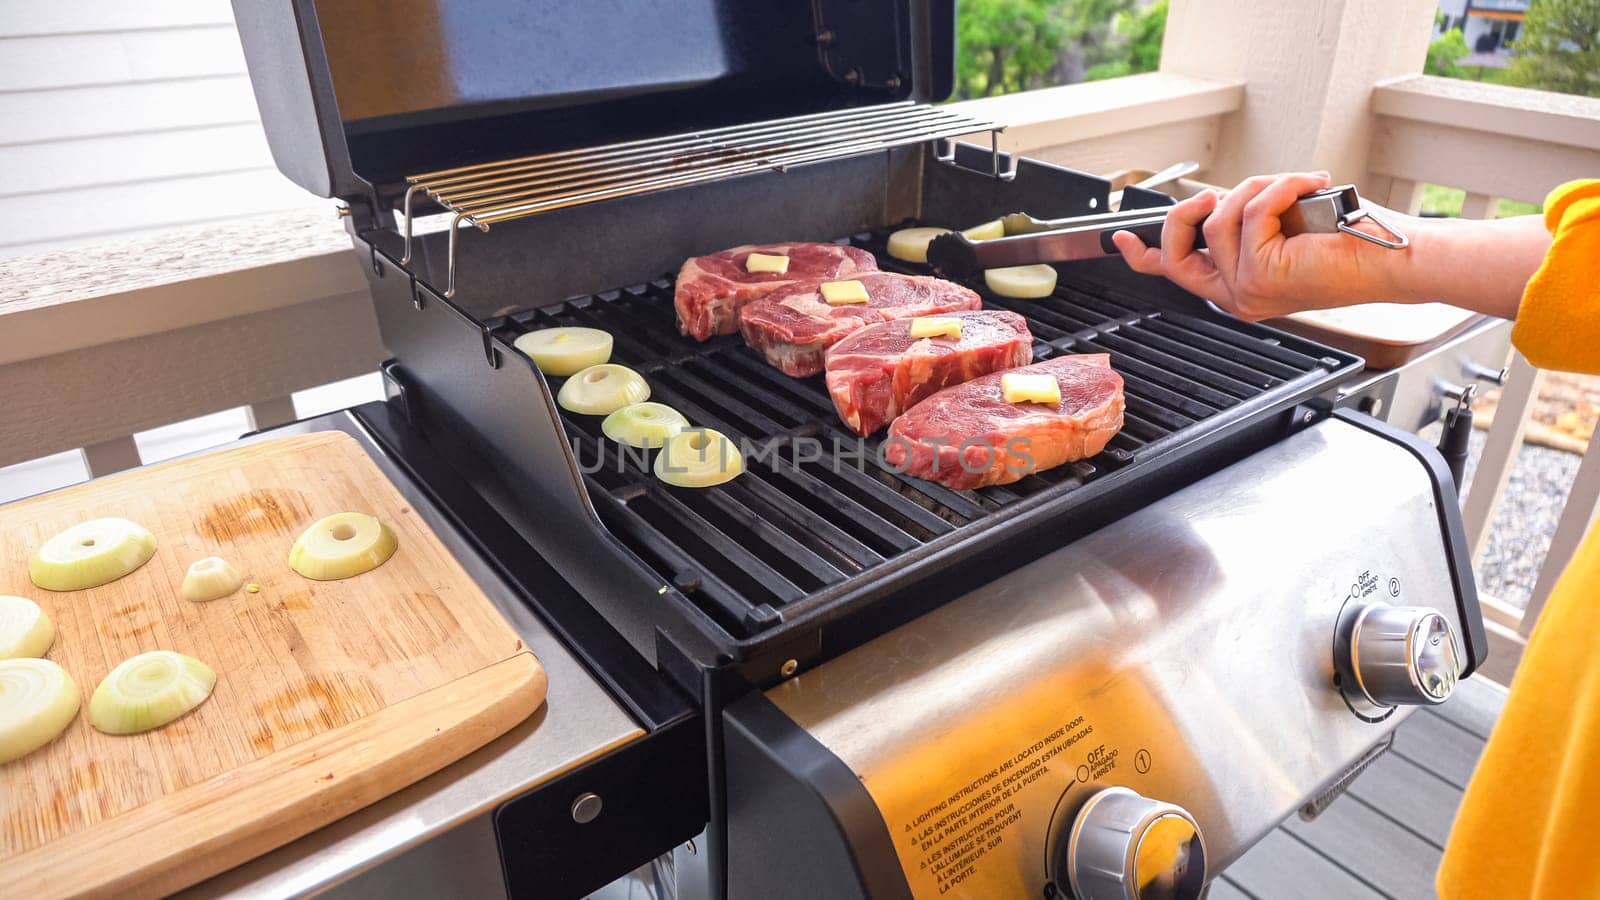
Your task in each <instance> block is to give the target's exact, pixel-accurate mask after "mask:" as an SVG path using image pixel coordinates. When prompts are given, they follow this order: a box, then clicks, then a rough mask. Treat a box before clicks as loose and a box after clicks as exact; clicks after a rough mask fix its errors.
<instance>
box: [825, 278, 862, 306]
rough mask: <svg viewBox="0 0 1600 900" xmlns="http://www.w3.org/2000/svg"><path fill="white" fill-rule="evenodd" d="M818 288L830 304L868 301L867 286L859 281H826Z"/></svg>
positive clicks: (844, 304)
mask: <svg viewBox="0 0 1600 900" xmlns="http://www.w3.org/2000/svg"><path fill="white" fill-rule="evenodd" d="M818 290H820V291H822V299H824V300H826V301H828V305H829V306H848V305H850V304H852V303H865V302H867V287H866V285H864V284H862V283H861V282H859V281H824V282H823V283H822V285H821V286H820V287H819V288H818Z"/></svg>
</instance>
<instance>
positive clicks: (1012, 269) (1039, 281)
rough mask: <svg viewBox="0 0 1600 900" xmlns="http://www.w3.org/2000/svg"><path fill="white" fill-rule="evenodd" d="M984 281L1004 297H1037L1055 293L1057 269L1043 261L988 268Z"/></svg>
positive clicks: (1023, 298)
mask: <svg viewBox="0 0 1600 900" xmlns="http://www.w3.org/2000/svg"><path fill="white" fill-rule="evenodd" d="M983 283H984V284H986V285H988V286H989V290H991V291H994V292H995V293H996V294H999V295H1000V296H1002V297H1015V298H1018V299H1021V300H1031V299H1037V298H1039V297H1048V296H1050V295H1051V294H1053V293H1055V290H1056V270H1055V267H1054V266H1047V265H1044V264H1042V263H1041V264H1039V265H1037V266H1008V267H1006V268H1004V269H987V270H985V271H984V273H983Z"/></svg>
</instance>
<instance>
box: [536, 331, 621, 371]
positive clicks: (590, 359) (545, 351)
mask: <svg viewBox="0 0 1600 900" xmlns="http://www.w3.org/2000/svg"><path fill="white" fill-rule="evenodd" d="M611 343H612V342H611V335H610V334H607V333H606V332H604V331H601V330H600V329H598V328H581V327H578V326H575V325H566V326H562V327H560V328H541V329H539V330H538V331H530V332H528V333H527V334H525V335H522V336H521V337H519V338H517V339H516V340H515V341H512V342H511V346H513V347H516V348H517V349H518V350H521V351H522V352H523V353H526V354H527V355H528V358H529V359H531V360H533V364H534V365H536V366H538V367H539V371H541V372H543V373H545V374H546V375H571V374H572V373H574V372H579V371H582V370H584V369H587V368H589V367H590V366H598V365H600V364H601V363H603V362H605V361H606V360H608V359H610V358H611Z"/></svg>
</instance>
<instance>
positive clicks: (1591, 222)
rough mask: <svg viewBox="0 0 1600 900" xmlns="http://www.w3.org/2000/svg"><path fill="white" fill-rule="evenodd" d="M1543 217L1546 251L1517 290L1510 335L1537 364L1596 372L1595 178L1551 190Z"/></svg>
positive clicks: (1599, 182)
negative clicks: (1547, 232) (1522, 287)
mask: <svg viewBox="0 0 1600 900" xmlns="http://www.w3.org/2000/svg"><path fill="white" fill-rule="evenodd" d="M1544 221H1545V226H1546V227H1548V228H1549V229H1550V234H1551V236H1552V238H1553V240H1552V242H1551V244H1550V252H1549V253H1548V254H1546V256H1545V258H1544V263H1543V264H1542V265H1540V266H1539V271H1537V272H1535V273H1534V274H1533V278H1532V279H1530V280H1529V281H1528V287H1527V289H1526V290H1525V291H1524V292H1523V294H1522V307H1521V309H1520V310H1518V312H1517V325H1516V328H1515V329H1514V330H1513V331H1512V332H1511V340H1512V342H1513V343H1514V344H1516V345H1517V349H1518V350H1521V351H1522V355H1523V356H1526V357H1527V358H1528V361H1529V362H1531V363H1533V364H1534V365H1536V366H1538V367H1540V368H1542V369H1565V370H1568V371H1573V372H1588V373H1591V374H1600V179H1589V180H1585V181H1571V182H1568V183H1566V184H1564V185H1562V186H1561V187H1558V188H1556V189H1555V190H1554V191H1551V192H1550V197H1549V199H1547V200H1545V212H1544Z"/></svg>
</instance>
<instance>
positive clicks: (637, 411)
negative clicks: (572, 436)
mask: <svg viewBox="0 0 1600 900" xmlns="http://www.w3.org/2000/svg"><path fill="white" fill-rule="evenodd" d="M688 427H689V420H688V419H685V418H684V417H683V413H681V412H678V411H677V410H675V409H673V408H672V407H670V406H668V405H666V404H665V403H650V402H645V403H630V404H628V405H627V406H624V407H623V408H621V409H619V410H617V411H616V412H614V413H612V414H611V415H609V416H606V418H605V421H604V422H601V423H600V430H601V431H603V432H605V435H606V437H608V438H610V439H612V440H613V441H616V442H617V443H619V444H627V445H628V446H629V447H640V448H644V447H660V446H661V445H662V444H664V443H666V442H667V438H670V437H672V436H673V435H675V434H677V433H678V432H680V431H682V430H684V429H685V428H688Z"/></svg>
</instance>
